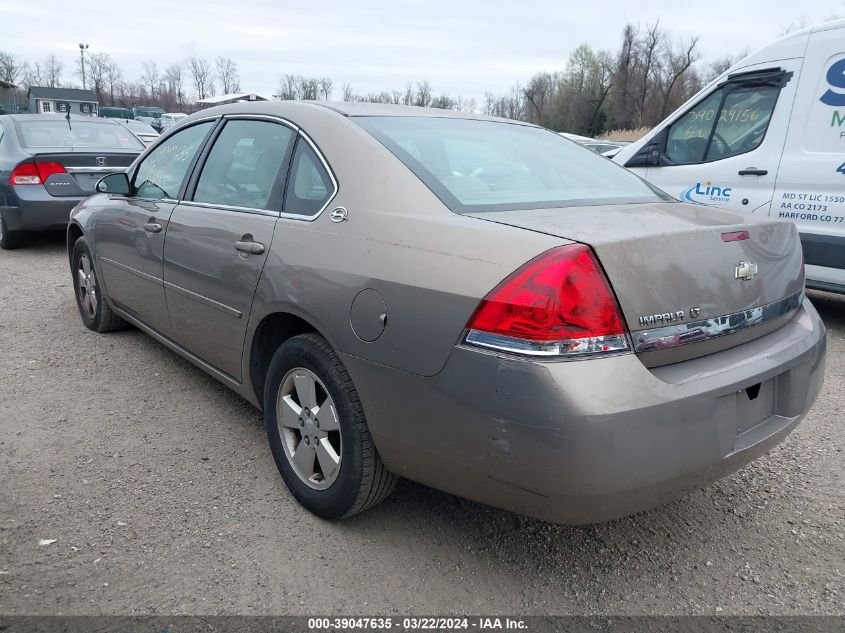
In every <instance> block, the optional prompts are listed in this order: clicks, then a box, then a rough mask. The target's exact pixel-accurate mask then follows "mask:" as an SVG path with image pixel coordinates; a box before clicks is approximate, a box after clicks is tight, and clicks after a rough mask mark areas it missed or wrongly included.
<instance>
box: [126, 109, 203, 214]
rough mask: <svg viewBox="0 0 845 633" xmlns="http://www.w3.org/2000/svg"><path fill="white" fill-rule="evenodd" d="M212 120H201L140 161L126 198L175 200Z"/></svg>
mask: <svg viewBox="0 0 845 633" xmlns="http://www.w3.org/2000/svg"><path fill="white" fill-rule="evenodd" d="M213 126H214V121H205V122H203V123H198V124H197V125H192V126H191V127H189V128H185V129H184V130H181V131H180V132H177V133H176V134H174V135H173V136H171V137H170V138H168V139H167V140H166V141H164V142H163V143H162V144H161V145H159V146H158V147H156V148H155V149H154V150H153V151H152V152H150V153H149V154H147V156H146V158H144V160H143V161H141V164H140V165H139V166H138V169H137V171H136V172H135V177H134V178H133V179H132V188H131V192H130V195H131V196H132V197H135V198H146V199H148V200H161V199H163V198H170V199H176V198H177V197H178V196H179V189H180V188H181V187H182V182H183V181H184V180H185V175H186V174H187V173H188V168H190V166H191V163H192V162H193V160H194V156H195V155H196V153H197V150H198V149H199V148H200V145H202V142H203V141H204V140H205V137H206V136H207V135H208V132H209V131H210V130H211V128H212V127H213Z"/></svg>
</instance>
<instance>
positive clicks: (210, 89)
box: [188, 57, 214, 101]
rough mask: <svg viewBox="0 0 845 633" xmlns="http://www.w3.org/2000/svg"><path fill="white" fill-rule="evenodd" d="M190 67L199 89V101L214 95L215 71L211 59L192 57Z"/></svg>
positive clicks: (195, 86) (196, 87) (196, 86)
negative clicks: (212, 68)
mask: <svg viewBox="0 0 845 633" xmlns="http://www.w3.org/2000/svg"><path fill="white" fill-rule="evenodd" d="M188 69H189V70H190V72H191V78H192V79H193V81H194V88H195V89H196V91H197V101H199V100H201V99H205V98H207V97H211V96H214V72H213V71H212V70H211V64H210V63H209V61H208V60H207V59H205V58H203V57H191V59H190V61H189V62H188Z"/></svg>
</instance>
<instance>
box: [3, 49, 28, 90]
mask: <svg viewBox="0 0 845 633" xmlns="http://www.w3.org/2000/svg"><path fill="white" fill-rule="evenodd" d="M24 66H25V64H24V63H23V62H21V61H20V60H19V59H18V58H17V57H15V56H14V55H12V54H11V53H7V52H5V51H0V79H2V80H3V81H7V82H9V83H10V84H14V83H17V80H18V77H19V76H20V75H21V74H22V73H23V71H24Z"/></svg>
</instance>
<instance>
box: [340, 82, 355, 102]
mask: <svg viewBox="0 0 845 633" xmlns="http://www.w3.org/2000/svg"><path fill="white" fill-rule="evenodd" d="M343 100H344V101H355V94H354V93H353V92H352V86H350V85H349V84H348V83H346V84H343Z"/></svg>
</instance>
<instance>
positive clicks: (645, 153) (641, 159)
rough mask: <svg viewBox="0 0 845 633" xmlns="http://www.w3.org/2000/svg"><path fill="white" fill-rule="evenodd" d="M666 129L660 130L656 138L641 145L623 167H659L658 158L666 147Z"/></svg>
mask: <svg viewBox="0 0 845 633" xmlns="http://www.w3.org/2000/svg"><path fill="white" fill-rule="evenodd" d="M667 132H668V129H664V130H662V131H661V132H660V133H659V134H657V136H655V137H654V138H653V139H651V140H650V141H649V142H648V143H646V144H645V145H643V146H642V147H641V148H640V151H638V152H637V153H636V154H634V155H633V156H631V158H629V159H628V162H626V163H625V167H660V165H661V164H662V162H661V160H660V156H661V155H662V154H663V151H664V148H665V147H666V138H667V136H668V133H667Z"/></svg>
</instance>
